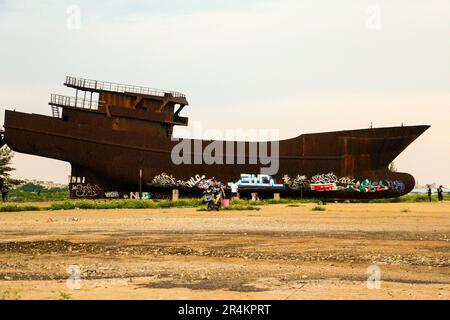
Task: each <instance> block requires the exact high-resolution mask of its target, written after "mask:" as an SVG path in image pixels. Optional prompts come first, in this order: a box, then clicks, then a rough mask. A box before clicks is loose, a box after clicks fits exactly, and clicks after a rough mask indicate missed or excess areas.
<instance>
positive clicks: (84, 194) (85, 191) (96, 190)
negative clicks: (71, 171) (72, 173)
mask: <svg viewBox="0 0 450 320" xmlns="http://www.w3.org/2000/svg"><path fill="white" fill-rule="evenodd" d="M101 191H102V189H101V188H100V187H99V186H98V185H96V184H94V185H93V184H89V183H87V184H83V183H76V184H72V185H71V194H72V195H73V196H75V197H77V198H97V197H98V196H99V195H100V194H101Z"/></svg>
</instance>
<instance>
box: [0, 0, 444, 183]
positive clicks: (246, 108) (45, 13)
mask: <svg viewBox="0 0 450 320" xmlns="http://www.w3.org/2000/svg"><path fill="white" fill-rule="evenodd" d="M74 6H75V7H74ZM78 9H79V10H80V24H79V28H78V25H77V24H76V21H77V19H76V11H77V10H78ZM74 10H75V11H74ZM74 12H75V15H74ZM74 17H75V19H74ZM74 21H75V24H74ZM0 44H1V46H0V107H1V114H0V122H1V123H3V118H4V112H3V110H4V109H5V108H9V109H16V110H20V111H24V112H29V113H41V114H47V115H50V114H51V110H50V107H49V106H48V105H47V103H48V100H49V96H50V93H51V92H53V93H62V94H68V95H72V90H70V89H68V88H65V87H64V86H63V85H62V83H63V82H64V77H65V75H74V76H79V77H85V78H93V79H99V80H106V81H112V82H123V83H127V84H136V85H143V86H150V87H157V88H165V89H172V90H177V91H181V92H184V93H186V94H187V97H188V100H189V102H190V106H189V107H188V108H186V109H185V111H183V115H185V116H189V117H190V120H191V123H193V122H194V121H203V126H204V127H205V128H212V127H214V126H218V127H219V128H223V129H225V128H276V129H279V130H280V137H281V138H290V137H294V136H297V135H299V134H301V133H311V132H322V131H334V130H342V129H359V128H367V127H369V125H370V123H371V122H373V125H374V126H375V127H384V126H396V125H400V124H401V123H404V124H405V125H416V124H428V125H431V126H432V128H431V129H430V130H429V131H428V132H426V133H425V134H424V135H423V136H422V137H421V138H419V139H418V140H417V141H415V142H414V143H413V144H412V145H411V146H410V147H409V148H408V149H407V150H406V151H405V152H404V153H403V154H402V155H401V156H400V157H399V158H398V159H397V160H396V165H397V167H398V169H399V171H403V172H409V173H411V174H413V175H414V176H415V177H416V178H417V179H418V181H419V183H421V184H425V183H433V182H436V183H440V184H445V185H447V186H450V169H449V168H448V161H449V159H450V147H449V142H448V141H449V138H450V123H449V120H450V1H448V0H428V1H423V0H378V1H377V0H371V1H366V0H340V1H333V0H329V1H324V0H311V1H299V0H295V1H294V0H268V1H263V0H258V1H257V0H247V1H244V0H241V1H238V0H227V1H225V0H223V1H218V0H208V1H207V0H172V1H170V0H164V1H162V0H158V1H155V0H154V1H139V0H135V1H117V0H115V1H95V3H93V1H87V0H86V1H75V0H72V1H45V0H41V1H39V0H33V1H21V0H14V1H13V0H0ZM214 117H216V118H218V120H216V121H213V119H214ZM14 166H15V167H16V169H17V170H16V172H15V173H14V175H15V176H16V177H19V178H25V177H27V178H36V179H40V180H53V181H56V182H62V183H65V182H67V176H68V175H69V174H70V166H69V165H68V164H67V163H63V162H59V161H54V160H49V159H43V158H39V157H34V156H27V155H22V154H18V153H16V156H15V158H14Z"/></svg>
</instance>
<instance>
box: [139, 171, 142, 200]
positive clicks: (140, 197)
mask: <svg viewBox="0 0 450 320" xmlns="http://www.w3.org/2000/svg"><path fill="white" fill-rule="evenodd" d="M139 199H142V169H139Z"/></svg>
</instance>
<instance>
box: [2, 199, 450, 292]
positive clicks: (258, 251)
mask: <svg viewBox="0 0 450 320" xmlns="http://www.w3.org/2000/svg"><path fill="white" fill-rule="evenodd" d="M312 207H313V205H312V204H311V205H310V204H305V205H300V206H299V207H288V206H286V205H272V206H266V207H262V208H261V211H232V212H219V213H207V212H198V211H196V210H195V209H164V210H163V209H161V210H73V211H53V212H50V211H48V212H21V213H1V214H0V299H1V298H5V299H11V298H21V299H59V298H62V297H65V298H71V299H380V298H381V299H450V203H443V204H437V203H433V204H429V203H415V204H409V203H408V204H328V205H327V206H326V211H323V212H321V211H312V210H311V208H312ZM405 209H407V210H405ZM70 265H76V266H79V268H80V272H81V274H80V279H81V280H80V281H79V282H78V281H72V280H70V279H69V280H68V277H69V273H68V272H67V268H68V267H69V266H70ZM75 268H76V267H75ZM368 268H369V271H370V270H379V271H380V276H381V282H380V283H379V284H380V287H379V288H374V287H377V284H378V283H377V282H373V281H369V282H368V281H367V280H368V278H369V276H370V275H371V274H370V272H369V273H368ZM377 268H379V269H377ZM77 284H79V285H80V286H81V288H80V289H74V286H76V285H77ZM368 284H369V285H368Z"/></svg>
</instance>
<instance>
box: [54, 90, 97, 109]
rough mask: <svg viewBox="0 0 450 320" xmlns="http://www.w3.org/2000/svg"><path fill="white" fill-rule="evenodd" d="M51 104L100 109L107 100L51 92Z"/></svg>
mask: <svg viewBox="0 0 450 320" xmlns="http://www.w3.org/2000/svg"><path fill="white" fill-rule="evenodd" d="M49 104H50V105H52V106H57V107H70V108H81V109H92V110H98V109H99V107H103V106H104V105H105V102H104V101H96V100H91V99H83V98H80V97H70V96H63V95H60V94H51V96H50V102H49Z"/></svg>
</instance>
